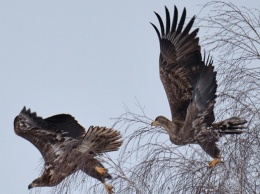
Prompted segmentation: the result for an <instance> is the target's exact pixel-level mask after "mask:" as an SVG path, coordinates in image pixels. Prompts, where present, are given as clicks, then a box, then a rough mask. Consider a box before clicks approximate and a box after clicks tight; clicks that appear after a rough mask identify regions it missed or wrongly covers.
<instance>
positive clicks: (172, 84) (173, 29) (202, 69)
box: [152, 7, 247, 167]
mask: <svg viewBox="0 0 260 194" xmlns="http://www.w3.org/2000/svg"><path fill="white" fill-rule="evenodd" d="M165 11H166V26H164V23H163V21H162V19H161V17H160V15H159V14H157V13H155V14H156V16H157V18H158V20H159V24H160V29H161V30H160V31H159V30H158V28H157V27H156V26H155V25H154V24H152V26H153V27H154V29H155V31H156V33H157V35H158V38H159V42H160V57H159V65H160V78H161V81H162V83H163V86H164V89H165V92H166V95H167V98H168V101H169V105H170V109H171V113H172V121H170V120H168V119H167V118H165V117H163V116H159V117H157V118H156V119H155V121H154V122H152V125H155V126H161V127H163V128H164V129H165V130H166V131H167V133H168V134H169V136H170V140H171V141H172V143H174V144H176V145H186V144H199V145H200V146H201V147H202V148H203V150H204V151H205V152H206V153H208V154H209V155H210V156H211V157H213V158H214V160H213V162H211V164H210V167H213V166H215V165H216V164H217V163H219V162H220V150H219V149H218V147H217V145H216V142H217V141H218V140H219V138H220V136H221V134H240V133H242V131H241V130H239V129H241V128H244V127H243V124H245V123H246V122H247V121H246V120H244V119H240V118H237V117H232V118H230V119H227V120H225V121H221V122H219V123H213V122H214V121H215V117H214V112H213V109H214V104H215V99H216V89H217V82H216V72H215V71H214V67H213V61H212V60H211V59H210V58H209V57H208V58H207V59H206V58H205V57H204V59H202V56H201V51H200V50H201V48H200V45H199V38H198V37H197V33H198V30H199V29H198V28H197V29H195V30H193V31H192V32H190V31H191V27H192V25H193V23H194V20H195V16H194V17H192V18H191V20H190V21H189V23H188V24H187V25H186V26H185V27H184V22H185V17H186V9H184V11H183V13H182V16H181V19H180V21H179V23H178V10H177V8H176V7H174V16H173V21H172V23H171V19H170V14H169V11H168V9H167V8H166V7H165Z"/></svg>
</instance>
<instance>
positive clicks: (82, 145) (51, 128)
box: [14, 107, 122, 194]
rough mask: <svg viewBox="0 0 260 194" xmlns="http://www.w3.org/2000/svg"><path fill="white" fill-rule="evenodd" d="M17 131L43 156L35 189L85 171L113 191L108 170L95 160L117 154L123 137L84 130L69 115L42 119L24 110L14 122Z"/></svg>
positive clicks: (106, 130) (110, 131)
mask: <svg viewBox="0 0 260 194" xmlns="http://www.w3.org/2000/svg"><path fill="white" fill-rule="evenodd" d="M14 131H15V133H16V134H17V135H19V136H21V137H23V138H25V139H27V140H28V141H30V142H31V143H32V144H33V145H34V146H36V148H37V149H38V150H39V151H40V152H41V154H42V156H43V158H44V161H45V165H44V172H43V174H42V175H41V177H39V178H37V179H35V180H34V181H32V183H31V184H30V185H29V186H28V189H31V188H33V187H44V186H56V185H58V184H59V183H60V182H61V181H62V180H63V179H65V178H66V177H67V176H69V175H71V174H73V173H75V172H76V171H78V170H82V171H83V172H85V173H86V174H88V175H89V176H92V177H94V178H96V179H98V180H99V181H101V182H102V183H103V184H104V185H105V188H106V190H107V192H108V193H109V194H111V193H112V189H113V187H112V186H110V185H107V184H106V182H105V179H106V178H107V179H111V176H110V174H109V173H108V171H107V169H105V168H104V166H103V165H102V164H101V163H100V162H99V161H98V160H97V159H96V158H95V156H98V155H100V154H102V153H105V152H110V151H115V150H118V149H119V147H120V146H121V144H122V140H121V135H120V133H119V132H118V131H115V130H113V129H110V128H106V127H93V126H91V127H89V129H88V131H87V132H86V131H85V129H84V128H83V127H82V126H81V125H80V124H79V123H78V122H77V121H76V120H75V119H74V117H72V116H71V115H68V114H58V115H54V116H52V117H48V118H45V119H43V118H42V117H38V116H37V115H36V113H31V111H30V109H28V110H26V108H25V107H24V108H23V109H22V111H21V112H20V114H19V115H18V116H17V117H16V118H15V119H14Z"/></svg>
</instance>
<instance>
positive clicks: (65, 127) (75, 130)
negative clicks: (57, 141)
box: [44, 114, 85, 138]
mask: <svg viewBox="0 0 260 194" xmlns="http://www.w3.org/2000/svg"><path fill="white" fill-rule="evenodd" d="M44 121H45V122H46V123H47V124H48V128H49V129H50V130H54V131H57V132H60V131H62V133H63V134H65V135H66V136H68V137H72V138H79V137H82V135H84V134H85V129H84V127H82V126H81V125H80V124H79V123H78V121H76V120H75V118H74V117H73V116H71V115H68V114H59V115H54V116H52V117H48V118H46V119H44Z"/></svg>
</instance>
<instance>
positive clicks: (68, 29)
mask: <svg viewBox="0 0 260 194" xmlns="http://www.w3.org/2000/svg"><path fill="white" fill-rule="evenodd" d="M205 2H208V1H202V0H199V1H190V0H182V1H170V0H168V1H158V0H143V1H115V0H109V1H87V0H79V1H68V0H55V1H54V0H46V1H37V0H34V1H33V0H23V1H15V0H1V1H0V45H1V46H0V68H1V70H0V88H1V93H0V103H1V106H0V107H1V111H0V123H1V133H0V139H1V140H0V153H1V161H0V164H1V165H0V172H1V176H0V177H1V181H0V193H1V194H7V193H8V194H28V193H29V191H28V189H27V186H28V185H29V184H30V183H31V182H32V181H33V180H34V179H35V178H37V177H38V176H39V173H40V172H39V170H40V168H37V167H38V166H39V161H40V158H41V155H40V152H39V151H38V150H37V149H36V148H35V147H34V146H33V145H32V144H31V143H30V142H28V141H27V140H25V139H23V138H21V137H19V136H17V135H16V134H15V133H14V130H13V119H14V118H15V116H16V115H18V114H19V112H20V111H21V109H22V108H23V106H26V107H28V108H31V110H32V111H36V112H37V113H38V115H39V116H42V117H49V116H52V115H55V114H60V113H68V114H71V115H73V116H74V117H75V118H76V119H77V120H78V121H79V123H80V124H81V125H82V126H84V127H86V129H87V128H88V127H89V126H90V125H100V126H107V127H111V126H112V125H113V120H111V118H112V117H117V116H119V115H120V114H122V113H124V108H123V106H124V104H126V105H127V106H128V107H129V108H130V109H131V110H133V111H134V110H135V109H136V107H135V102H136V99H138V101H139V102H140V103H141V104H142V105H143V106H145V112H146V114H147V116H149V117H150V118H155V117H156V116H157V115H165V116H167V117H169V118H170V117H171V116H170V110H169V107H168V102H167V99H166V95H165V92H164V90H163V86H162V84H161V82H160V80H159V72H158V56H159V44H158V38H157V35H156V33H155V31H154V29H153V28H152V26H151V25H150V23H149V22H153V23H154V24H156V25H157V26H158V21H157V18H156V16H155V15H154V13H153V11H156V12H158V13H159V14H160V15H161V16H162V17H163V19H164V16H165V11H164V5H166V6H167V7H168V8H169V10H170V11H171V14H172V13H173V6H174V4H175V5H176V6H177V7H178V9H179V11H180V12H182V9H183V8H184V7H186V8H187V16H188V17H191V16H193V15H197V14H198V13H199V12H200V9H201V6H199V5H200V4H201V5H202V4H204V3H205ZM232 2H234V3H235V4H236V5H245V6H247V7H248V8H260V1H259V0H247V1H232ZM240 2H241V3H240ZM200 14H209V13H204V12H202V13H200ZM202 35H203V28H201V29H200V32H199V36H202ZM113 154H115V156H116V153H113ZM48 190H49V189H42V190H41V193H43V194H44V193H47V192H48ZM31 193H34V191H32V192H31Z"/></svg>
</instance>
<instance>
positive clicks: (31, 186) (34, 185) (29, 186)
mask: <svg viewBox="0 0 260 194" xmlns="http://www.w3.org/2000/svg"><path fill="white" fill-rule="evenodd" d="M33 187H37V184H35V183H31V184H29V185H28V189H29V190H30V189H31V188H33Z"/></svg>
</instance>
